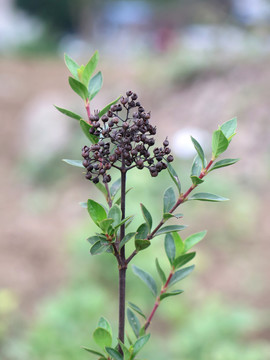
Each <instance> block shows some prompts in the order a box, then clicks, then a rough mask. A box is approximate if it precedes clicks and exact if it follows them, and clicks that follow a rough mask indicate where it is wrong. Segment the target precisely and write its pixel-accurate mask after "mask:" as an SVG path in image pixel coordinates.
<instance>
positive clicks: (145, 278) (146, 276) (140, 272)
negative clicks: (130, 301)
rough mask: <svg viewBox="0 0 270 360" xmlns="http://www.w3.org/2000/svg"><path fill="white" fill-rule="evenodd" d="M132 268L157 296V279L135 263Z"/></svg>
mask: <svg viewBox="0 0 270 360" xmlns="http://www.w3.org/2000/svg"><path fill="white" fill-rule="evenodd" d="M132 270H133V272H134V274H135V275H137V276H138V277H139V278H140V279H141V280H142V281H143V282H144V283H145V284H146V285H147V286H148V288H149V289H150V290H151V292H152V294H153V295H154V296H157V284H156V282H155V280H154V279H153V278H152V276H151V275H150V274H149V273H147V272H146V271H144V270H142V269H140V268H138V267H137V266H135V265H132Z"/></svg>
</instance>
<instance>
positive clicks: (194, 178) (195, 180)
mask: <svg viewBox="0 0 270 360" xmlns="http://www.w3.org/2000/svg"><path fill="white" fill-rule="evenodd" d="M190 178H191V181H192V184H193V185H199V184H201V183H203V182H204V180H202V179H200V178H199V177H198V176H195V175H191V177H190Z"/></svg>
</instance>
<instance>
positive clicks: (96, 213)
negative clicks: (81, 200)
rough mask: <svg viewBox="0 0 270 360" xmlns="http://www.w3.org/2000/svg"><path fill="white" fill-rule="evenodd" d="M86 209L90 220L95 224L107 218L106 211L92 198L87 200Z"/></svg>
mask: <svg viewBox="0 0 270 360" xmlns="http://www.w3.org/2000/svg"><path fill="white" fill-rule="evenodd" d="M87 210H88V213H89V215H90V216H91V218H92V220H93V221H94V223H95V224H97V225H98V223H99V222H100V221H102V220H104V219H107V213H106V210H105V209H104V207H103V206H102V205H100V204H99V203H97V202H96V201H94V200H91V199H89V200H88V201H87Z"/></svg>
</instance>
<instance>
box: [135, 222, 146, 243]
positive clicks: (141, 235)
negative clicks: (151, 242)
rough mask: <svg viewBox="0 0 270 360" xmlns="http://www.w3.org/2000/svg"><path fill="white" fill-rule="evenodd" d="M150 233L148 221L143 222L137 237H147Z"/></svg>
mask: <svg viewBox="0 0 270 360" xmlns="http://www.w3.org/2000/svg"><path fill="white" fill-rule="evenodd" d="M148 234H149V228H148V226H147V224H146V223H143V224H141V225H140V226H139V227H138V229H137V234H136V235H135V239H139V240H140V239H146V238H147V235H148Z"/></svg>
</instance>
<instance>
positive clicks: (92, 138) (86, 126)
mask: <svg viewBox="0 0 270 360" xmlns="http://www.w3.org/2000/svg"><path fill="white" fill-rule="evenodd" d="M80 127H81V129H82V131H83V133H84V135H85V136H86V137H87V139H89V140H90V141H91V143H92V144H96V143H97V142H98V140H99V139H98V137H97V136H95V135H92V134H90V133H89V129H90V127H91V125H90V124H88V123H87V122H86V121H84V120H80Z"/></svg>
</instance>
